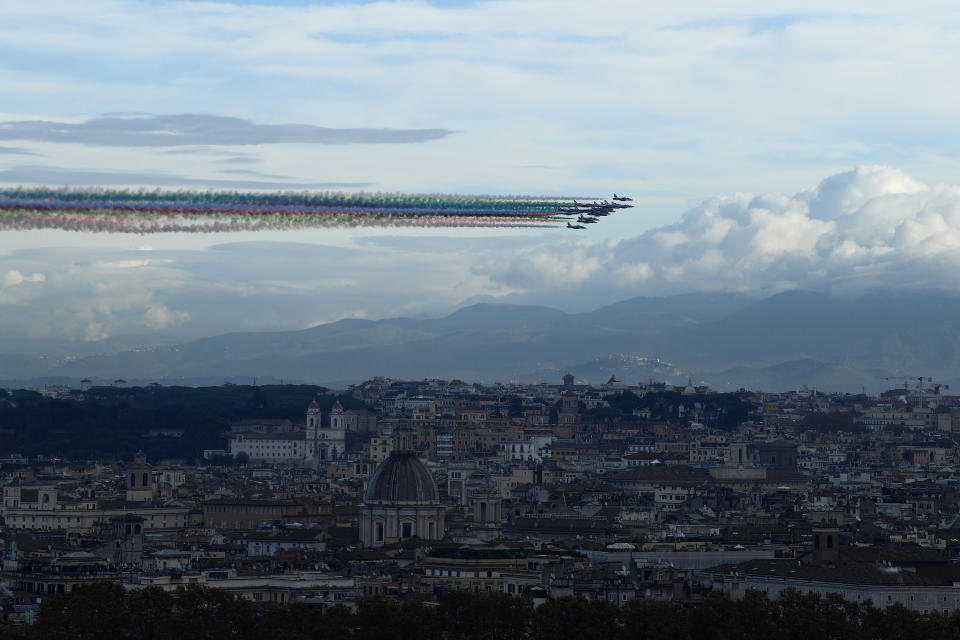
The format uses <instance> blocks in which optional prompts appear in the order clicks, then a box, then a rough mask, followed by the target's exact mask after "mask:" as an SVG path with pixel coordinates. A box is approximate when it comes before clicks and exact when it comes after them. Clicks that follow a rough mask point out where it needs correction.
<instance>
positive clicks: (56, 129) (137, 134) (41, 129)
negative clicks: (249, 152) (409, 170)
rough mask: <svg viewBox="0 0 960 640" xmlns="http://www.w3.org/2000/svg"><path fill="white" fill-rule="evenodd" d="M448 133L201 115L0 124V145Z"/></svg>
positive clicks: (413, 138) (360, 140) (405, 137)
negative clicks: (16, 142)
mask: <svg viewBox="0 0 960 640" xmlns="http://www.w3.org/2000/svg"><path fill="white" fill-rule="evenodd" d="M451 133H453V132H452V131H450V130H447V129H368V128H362V129H331V128H326V127H317V126H314V125H309V124H257V123H255V122H251V121H249V120H243V119H240V118H229V117H225V116H217V115H205V114H180V115H168V116H159V115H152V116H133V117H99V118H91V119H89V120H86V121H84V122H80V123H70V122H54V121H51V120H19V121H12V122H0V140H32V141H35V142H71V143H80V144H93V145H101V146H121V147H176V146H183V145H260V144H291V143H292V144H324V145H326V144H405V143H416V142H428V141H430V140H437V139H440V138H445V137H447V136H448V135H450V134H451Z"/></svg>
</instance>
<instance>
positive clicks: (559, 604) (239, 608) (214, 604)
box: [0, 583, 960, 640]
mask: <svg viewBox="0 0 960 640" xmlns="http://www.w3.org/2000/svg"><path fill="white" fill-rule="evenodd" d="M411 595H412V594H411ZM8 638H10V639H13V638H16V639H21V640H34V639H41V638H42V639H43V640H74V639H84V640H85V639H93V638H110V639H111V640H160V639H166V638H174V639H176V640H200V639H204V640H220V639H223V640H227V639H230V640H248V639H249V640H253V639H257V640H260V639H265V640H272V639H277V640H312V639H318V640H320V639H322V640H434V639H436V640H566V639H570V640H766V639H767V638H778V639H780V638H783V639H786V640H790V639H796V640H821V639H825V640H875V639H876V640H893V639H897V640H913V639H914V638H916V639H924V640H958V639H960V612H955V613H950V614H945V613H933V614H930V615H920V614H918V613H916V612H914V611H911V610H908V609H905V608H904V607H902V606H900V605H894V606H891V607H888V608H887V609H878V608H876V607H874V606H873V605H872V604H871V603H869V602H868V603H864V604H863V605H860V604H857V603H855V602H848V601H845V600H843V599H841V598H840V597H839V596H837V595H835V594H831V595H828V596H826V597H821V596H820V595H818V594H807V595H803V594H801V593H800V592H798V591H795V590H787V591H785V592H784V593H783V594H782V597H780V598H779V599H777V600H770V599H768V598H767V597H766V595H764V594H762V593H759V592H748V593H747V594H746V596H745V597H744V598H742V599H741V600H738V601H732V600H730V599H728V598H725V597H722V596H720V595H718V594H711V595H708V596H707V597H706V598H705V599H704V600H703V601H702V602H700V603H698V604H697V605H696V606H693V607H681V606H680V605H679V604H677V603H672V602H659V601H655V600H645V599H638V600H633V601H631V602H629V603H628V604H626V605H625V606H624V607H623V608H618V607H617V606H616V605H614V604H611V603H607V602H605V601H603V600H593V601H590V600H585V599H583V598H559V599H550V600H547V601H546V602H545V603H543V604H541V605H540V606H539V607H537V608H536V609H535V610H532V609H531V607H530V605H529V604H528V603H527V602H526V601H525V600H524V599H522V598H514V597H511V596H508V595H506V594H502V593H493V594H480V593H472V592H465V591H451V592H447V593H445V594H444V595H443V596H442V597H441V598H440V602H439V603H424V602H422V601H420V600H417V599H416V598H412V597H411V598H408V599H407V600H406V601H404V602H403V603H402V604H399V603H397V602H396V601H395V600H392V599H388V598H384V597H376V598H364V599H362V600H360V602H359V604H358V607H357V611H356V613H351V612H350V611H349V610H347V609H346V608H344V607H334V608H332V609H329V610H326V611H325V610H324V609H323V608H321V607H316V606H309V605H306V604H303V603H295V604H289V603H285V604H279V603H265V604H260V603H253V602H249V601H247V600H241V599H238V598H235V597H234V596H232V595H231V594H229V593H228V592H226V591H219V590H216V589H207V588H203V587H190V588H180V589H178V590H177V591H175V592H172V593H171V592H165V591H162V590H161V589H159V588H156V587H151V588H147V589H142V590H133V591H127V590H126V589H124V588H123V587H122V586H120V585H117V584H110V583H100V584H91V585H87V586H83V587H79V588H77V589H76V590H75V591H74V594H73V595H72V596H54V597H50V598H46V599H45V600H44V601H43V604H42V605H41V607H40V612H39V614H38V618H37V623H36V624H35V625H34V626H33V627H32V628H19V629H18V628H11V627H2V626H0V640H6V639H8Z"/></svg>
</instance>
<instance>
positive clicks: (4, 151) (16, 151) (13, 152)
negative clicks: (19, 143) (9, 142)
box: [0, 147, 40, 156]
mask: <svg viewBox="0 0 960 640" xmlns="http://www.w3.org/2000/svg"><path fill="white" fill-rule="evenodd" d="M2 155H8V156H39V155H40V154H39V153H34V152H33V151H28V150H27V149H20V148H19V147H0V156H2Z"/></svg>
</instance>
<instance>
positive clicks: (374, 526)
mask: <svg viewBox="0 0 960 640" xmlns="http://www.w3.org/2000/svg"><path fill="white" fill-rule="evenodd" d="M410 447H411V443H410V434H409V432H408V431H407V430H405V429H402V428H401V429H398V430H397V432H396V438H395V442H394V449H393V452H392V453H391V454H390V457H389V458H387V459H386V460H385V461H384V462H383V463H381V464H380V466H379V467H377V469H376V471H374V473H373V476H372V477H371V478H370V482H369V483H368V484H367V490H366V491H365V492H364V495H363V506H361V508H360V541H361V542H362V543H363V544H364V545H365V546H369V547H379V546H383V545H385V544H389V543H392V542H397V541H399V540H402V539H404V538H411V537H414V536H416V537H419V538H423V539H426V540H439V539H440V538H442V537H443V535H444V532H445V515H446V514H445V509H444V507H443V505H442V504H441V503H440V493H439V491H438V490H437V483H436V482H435V481H434V479H433V476H432V475H430V472H429V471H427V468H426V467H425V466H423V463H422V462H420V460H419V459H418V458H417V455H416V453H414V451H413V450H412V449H411V448H410Z"/></svg>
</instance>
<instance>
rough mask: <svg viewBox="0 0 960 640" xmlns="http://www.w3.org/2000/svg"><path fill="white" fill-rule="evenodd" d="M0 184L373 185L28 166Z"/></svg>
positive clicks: (3, 174)
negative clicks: (196, 176)
mask: <svg viewBox="0 0 960 640" xmlns="http://www.w3.org/2000/svg"><path fill="white" fill-rule="evenodd" d="M0 182H9V183H14V184H25V183H28V184H42V185H52V186H152V187H189V186H196V187H209V188H223V189H340V188H344V189H350V188H362V187H370V186H372V185H373V183H370V182H280V181H266V180H224V179H222V178H190V177H187V176H184V175H179V174H176V173H160V172H155V173H154V172H138V171H105V170H104V171H98V170H91V169H71V168H65V167H44V166H39V165H30V166H26V165H25V166H19V167H13V168H11V169H5V170H2V171H0Z"/></svg>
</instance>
